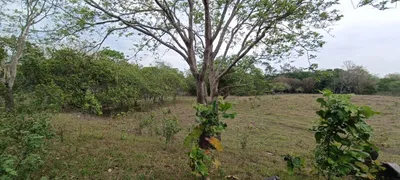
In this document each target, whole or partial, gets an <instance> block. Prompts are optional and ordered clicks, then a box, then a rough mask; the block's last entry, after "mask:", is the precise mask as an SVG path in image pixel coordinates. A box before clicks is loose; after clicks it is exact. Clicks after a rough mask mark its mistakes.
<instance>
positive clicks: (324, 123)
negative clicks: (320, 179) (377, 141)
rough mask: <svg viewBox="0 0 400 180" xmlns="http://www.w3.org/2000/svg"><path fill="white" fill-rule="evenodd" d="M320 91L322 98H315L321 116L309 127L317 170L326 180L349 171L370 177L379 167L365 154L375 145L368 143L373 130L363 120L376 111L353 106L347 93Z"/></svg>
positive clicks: (376, 149) (375, 148)
mask: <svg viewBox="0 0 400 180" xmlns="http://www.w3.org/2000/svg"><path fill="white" fill-rule="evenodd" d="M322 93H323V95H324V98H318V99H317V102H319V103H320V104H321V110H319V111H317V114H318V115H319V116H320V117H321V118H320V121H319V123H318V125H317V126H314V127H313V131H314V132H315V140H316V142H317V147H316V150H315V161H316V165H317V168H318V170H319V172H320V173H321V174H322V175H324V176H325V178H327V179H333V178H335V177H343V176H347V175H351V174H354V175H355V176H357V177H361V178H368V179H374V178H375V174H376V173H377V172H378V171H379V170H380V166H379V162H378V161H376V160H374V159H372V158H371V155H370V154H369V153H370V152H371V150H374V151H378V148H377V147H376V146H375V145H374V144H372V143H371V142H370V137H371V135H372V131H373V130H372V128H371V126H369V125H368V124H367V123H366V122H365V119H368V118H370V117H371V116H373V115H375V114H378V113H377V112H375V111H373V110H372V109H371V108H370V107H368V106H362V107H358V106H355V105H353V104H352V103H351V102H350V95H336V94H333V93H332V92H331V91H329V90H326V91H323V92H322Z"/></svg>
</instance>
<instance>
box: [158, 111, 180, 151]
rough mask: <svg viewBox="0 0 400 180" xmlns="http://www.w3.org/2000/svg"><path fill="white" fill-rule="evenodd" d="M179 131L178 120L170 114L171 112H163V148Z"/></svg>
mask: <svg viewBox="0 0 400 180" xmlns="http://www.w3.org/2000/svg"><path fill="white" fill-rule="evenodd" d="M180 130H181V128H180V127H179V122H178V119H177V118H176V117H175V116H173V115H172V114H171V110H170V109H168V110H167V111H164V112H163V125H162V131H161V132H162V136H163V137H164V138H165V148H167V146H168V144H169V143H170V142H171V140H172V138H173V137H174V136H175V135H176V134H177V133H178V132H179V131H180Z"/></svg>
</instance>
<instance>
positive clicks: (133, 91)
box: [15, 45, 186, 115]
mask: <svg viewBox="0 0 400 180" xmlns="http://www.w3.org/2000/svg"><path fill="white" fill-rule="evenodd" d="M27 47H30V49H28V50H29V52H32V53H28V55H27V56H25V57H24V58H23V59H22V60H21V62H22V63H21V65H20V67H19V70H20V71H19V72H18V75H17V84H16V88H15V91H16V92H20V93H22V94H27V93H31V92H35V93H37V94H38V95H40V96H42V101H43V103H49V104H52V105H53V106H55V107H57V109H61V108H62V107H63V108H72V109H77V110H81V111H84V112H87V113H91V114H98V115H101V114H107V115H108V114H111V113H113V112H114V111H116V112H124V111H125V112H126V111H128V110H129V109H130V108H133V107H135V106H139V105H140V104H138V102H143V100H148V99H159V100H160V101H163V100H164V99H165V98H167V97H175V96H176V95H177V94H178V93H180V92H182V91H184V89H185V88H186V84H185V81H184V77H183V75H182V74H181V73H180V72H179V71H178V70H177V69H173V68H170V67H169V66H167V65H163V66H161V65H160V66H157V67H146V68H141V67H139V66H138V65H136V64H130V63H128V62H127V61H126V59H125V57H124V55H123V54H122V53H120V52H118V51H114V50H111V49H105V50H102V51H100V52H98V53H96V54H92V55H88V54H84V53H81V52H79V51H77V50H74V49H60V50H52V51H50V52H49V54H50V56H49V57H45V56H44V55H43V54H44V53H42V52H41V50H40V49H38V48H37V47H36V46H33V45H31V46H27ZM146 103H147V102H146ZM147 104H148V103H147Z"/></svg>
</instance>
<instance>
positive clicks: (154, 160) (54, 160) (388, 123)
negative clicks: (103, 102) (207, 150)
mask: <svg viewBox="0 0 400 180" xmlns="http://www.w3.org/2000/svg"><path fill="white" fill-rule="evenodd" d="M317 97H320V96H319V95H305V94H304V95H303V94H302V95H298V94H297V95H295V94H293V95H268V96H260V97H256V98H255V97H230V98H228V101H230V102H232V103H234V104H235V105H234V109H233V110H234V111H236V112H237V113H238V115H237V117H236V118H235V119H233V120H226V123H227V124H228V128H227V130H226V132H224V133H223V135H222V141H223V145H224V151H223V152H222V153H219V155H218V156H219V157H218V158H219V159H220V161H221V163H222V168H221V169H220V170H211V179H223V178H224V177H225V176H228V175H233V176H236V177H238V178H239V179H263V178H266V177H270V176H273V175H279V176H280V177H281V179H284V180H287V179H289V180H290V179H317V177H315V176H311V175H310V174H315V172H314V171H313V170H312V168H311V167H312V161H313V159H312V158H313V149H314V148H315V140H314V136H313V132H311V131H310V130H309V129H310V128H311V127H312V126H313V125H315V122H316V120H317V119H318V116H317V115H316V114H315V111H316V110H318V109H319V105H318V103H317V102H316V101H315V100H316V98H317ZM352 101H353V102H354V103H356V104H357V105H368V106H371V107H372V108H373V109H374V110H376V111H379V112H381V114H380V115H377V116H374V117H373V118H372V119H370V120H368V123H369V124H370V125H371V126H372V127H373V128H374V130H375V131H374V137H373V142H374V143H376V145H378V147H379V148H380V149H381V151H380V157H379V160H380V161H382V162H387V161H389V162H395V163H400V120H399V119H398V117H399V116H400V98H398V97H386V96H354V97H353V99H352ZM194 103H195V99H194V98H189V97H180V98H178V99H177V101H176V103H170V104H166V105H164V106H163V107H158V108H156V109H154V110H153V111H150V112H135V113H129V114H126V115H120V116H116V117H113V118H112V117H109V118H106V117H97V116H90V115H83V114H77V113H72V114H67V113H64V114H59V115H57V116H56V117H54V118H53V119H52V126H53V128H54V130H55V132H56V133H57V135H58V136H57V138H54V139H52V140H50V142H49V143H48V146H49V147H47V149H48V150H49V153H48V157H47V158H46V162H45V168H44V170H43V171H42V172H40V174H37V175H38V176H39V175H47V176H48V177H50V178H52V179H53V178H60V179H192V178H193V175H191V174H190V172H191V170H190V168H189V166H188V158H187V155H186V153H187V152H188V149H187V148H186V147H184V146H183V140H184V138H185V136H186V135H187V134H188V132H189V130H190V128H191V127H192V125H194V124H195V122H194V110H193V108H192V105H193V104H194ZM166 108H169V109H170V110H171V111H172V114H173V115H175V116H176V117H177V118H178V120H179V123H180V126H181V128H182V130H181V131H180V132H179V133H178V135H177V136H176V137H175V138H174V139H173V142H172V143H171V145H169V146H167V147H166V146H165V142H164V140H163V139H162V138H161V137H160V136H157V134H158V133H159V132H158V129H157V128H158V127H159V126H160V124H161V120H160V117H161V115H162V111H163V110H165V109H166ZM165 147H166V148H165ZM285 154H292V155H297V156H301V157H304V158H305V160H306V164H307V165H306V168H305V169H303V170H302V171H301V172H297V174H296V175H295V176H289V175H288V173H287V171H286V166H285V161H284V160H283V157H282V156H283V155H285Z"/></svg>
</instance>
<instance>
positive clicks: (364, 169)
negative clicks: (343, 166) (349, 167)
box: [354, 161, 369, 172]
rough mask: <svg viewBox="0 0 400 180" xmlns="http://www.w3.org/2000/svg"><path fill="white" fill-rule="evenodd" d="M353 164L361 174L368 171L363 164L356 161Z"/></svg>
mask: <svg viewBox="0 0 400 180" xmlns="http://www.w3.org/2000/svg"><path fill="white" fill-rule="evenodd" d="M354 164H355V165H356V166H358V167H359V168H360V169H361V170H362V171H363V172H368V170H369V168H368V166H367V165H365V164H364V163H362V162H359V161H357V162H355V163H354Z"/></svg>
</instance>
